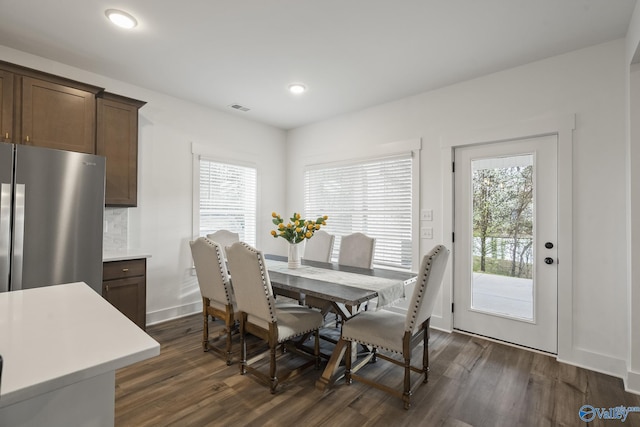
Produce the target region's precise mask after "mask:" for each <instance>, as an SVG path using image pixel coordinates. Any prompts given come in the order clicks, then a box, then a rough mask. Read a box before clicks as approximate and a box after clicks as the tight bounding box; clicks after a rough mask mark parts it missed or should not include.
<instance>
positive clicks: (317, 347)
mask: <svg viewBox="0 0 640 427" xmlns="http://www.w3.org/2000/svg"><path fill="white" fill-rule="evenodd" d="M313 335H314V337H315V339H316V342H315V344H314V345H313V355H314V356H315V357H316V369H320V331H319V330H318V329H316V330H315V332H314V334H313Z"/></svg>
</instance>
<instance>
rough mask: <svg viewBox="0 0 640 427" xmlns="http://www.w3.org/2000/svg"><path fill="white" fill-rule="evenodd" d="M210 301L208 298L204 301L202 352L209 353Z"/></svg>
mask: <svg viewBox="0 0 640 427" xmlns="http://www.w3.org/2000/svg"><path fill="white" fill-rule="evenodd" d="M208 305H209V300H208V299H207V298H203V299H202V318H203V324H202V351H209V314H208V313H207V307H208Z"/></svg>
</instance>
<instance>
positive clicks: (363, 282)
mask: <svg viewBox="0 0 640 427" xmlns="http://www.w3.org/2000/svg"><path fill="white" fill-rule="evenodd" d="M266 262H267V268H268V269H269V271H273V272H277V273H282V274H288V275H289V276H297V277H304V278H306V279H315V280H322V281H324V282H331V283H337V284H340V285H345V286H352V287H354V288H360V289H367V290H371V291H375V292H377V293H378V308H382V307H384V306H387V305H392V304H394V303H396V302H397V301H399V300H401V299H404V297H405V295H404V281H403V280H394V279H385V278H383V277H374V276H366V275H364V274H357V273H349V272H346V271H336V270H329V269H326V268H318V267H311V266H308V265H301V266H300V267H298V268H289V267H288V266H287V262H286V261H284V262H283V261H276V260H272V259H267V260H266Z"/></svg>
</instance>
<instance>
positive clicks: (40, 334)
mask: <svg viewBox="0 0 640 427" xmlns="http://www.w3.org/2000/svg"><path fill="white" fill-rule="evenodd" d="M159 353H160V345H159V344H158V343H157V342H156V341H155V340H153V339H152V338H151V337H150V336H149V335H147V334H146V333H145V332H144V331H142V330H141V329H140V328H139V327H137V326H136V325H135V324H134V323H133V322H131V321H130V320H129V319H128V318H127V317H125V316H124V315H123V314H122V313H120V312H119V311H118V310H117V309H115V308H114V307H113V306H111V305H110V304H109V303H108V302H107V301H105V300H104V299H103V298H102V297H101V296H100V295H98V294H97V293H96V292H95V291H94V290H92V289H91V288H90V287H89V286H88V285H86V284H85V283H82V282H80V283H70V284H64V285H56V286H47V287H42V288H35V289H27V290H22V291H14V292H6V293H0V355H2V358H3V369H2V376H1V381H0V426H12V427H13V426H16V427H17V426H21V427H22V426H24V427H26V426H29V427H30V426H34V427H35V426H45V425H46V426H50V427H57V426H60V427H62V426H64V427H68V426H80V425H81V426H113V423H114V405H115V371H116V369H119V368H122V367H125V366H128V365H131V364H133V363H135V362H138V361H141V360H145V359H148V358H150V357H153V356H156V355H158V354H159Z"/></svg>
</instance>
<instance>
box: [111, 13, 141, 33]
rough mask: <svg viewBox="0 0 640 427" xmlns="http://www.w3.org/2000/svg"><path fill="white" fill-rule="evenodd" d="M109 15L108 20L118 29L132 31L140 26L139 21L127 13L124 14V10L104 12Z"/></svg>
mask: <svg viewBox="0 0 640 427" xmlns="http://www.w3.org/2000/svg"><path fill="white" fill-rule="evenodd" d="M104 14H105V15H107V18H109V20H110V21H111V22H113V23H114V24H116V25H117V26H118V27H122V28H127V29H131V28H134V27H135V26H136V25H138V21H136V18H134V17H133V16H131V15H130V14H128V13H127V12H123V11H122V10H117V9H108V10H106V11H105V12H104Z"/></svg>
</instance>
